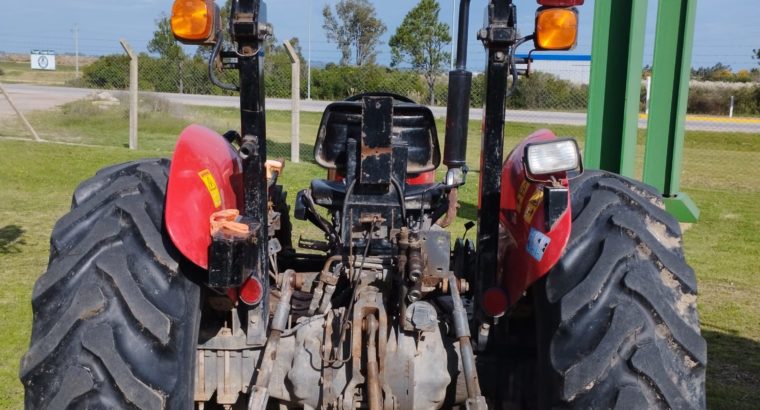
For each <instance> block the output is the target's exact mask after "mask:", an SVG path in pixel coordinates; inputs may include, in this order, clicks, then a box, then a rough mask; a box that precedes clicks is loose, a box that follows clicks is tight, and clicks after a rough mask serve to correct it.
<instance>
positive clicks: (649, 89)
mask: <svg viewBox="0 0 760 410" xmlns="http://www.w3.org/2000/svg"><path fill="white" fill-rule="evenodd" d="M651 96H652V76H651V75H648V76H647V100H646V103H645V104H646V105H645V106H644V110H645V111H644V112H645V113H646V115H649V98H650V97H651Z"/></svg>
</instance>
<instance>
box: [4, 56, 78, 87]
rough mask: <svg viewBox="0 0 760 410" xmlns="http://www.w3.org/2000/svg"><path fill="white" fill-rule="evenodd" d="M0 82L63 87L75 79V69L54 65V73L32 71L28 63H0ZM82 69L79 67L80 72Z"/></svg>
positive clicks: (68, 66)
mask: <svg viewBox="0 0 760 410" xmlns="http://www.w3.org/2000/svg"><path fill="white" fill-rule="evenodd" d="M0 69H2V71H3V73H4V74H3V75H0V81H2V82H5V83H35V84H41V85H64V84H65V83H66V81H69V80H73V79H74V78H76V73H75V67H74V66H73V65H72V66H70V65H62V64H56V69H55V71H47V70H32V68H31V65H30V63H29V62H24V63H16V62H9V61H6V62H0ZM81 69H82V67H80V70H81Z"/></svg>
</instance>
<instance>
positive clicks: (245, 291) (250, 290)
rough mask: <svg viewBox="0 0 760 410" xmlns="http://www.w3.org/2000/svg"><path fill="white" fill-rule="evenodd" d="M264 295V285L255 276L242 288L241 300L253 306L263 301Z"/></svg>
mask: <svg viewBox="0 0 760 410" xmlns="http://www.w3.org/2000/svg"><path fill="white" fill-rule="evenodd" d="M263 297H264V287H263V286H261V282H259V280H258V279H256V278H254V277H250V278H248V280H247V281H246V282H245V283H244V284H243V286H242V287H241V288H240V300H241V301H242V302H243V303H245V304H246V305H249V306H253V305H256V304H258V303H259V302H261V299H262V298H263Z"/></svg>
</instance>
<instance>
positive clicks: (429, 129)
mask: <svg viewBox="0 0 760 410" xmlns="http://www.w3.org/2000/svg"><path fill="white" fill-rule="evenodd" d="M365 96H385V97H392V98H393V130H392V136H391V140H392V144H393V145H403V146H406V147H407V168H406V173H407V174H420V173H424V172H430V171H433V170H435V169H436V168H438V166H439V165H440V163H441V151H440V147H439V145H438V133H437V131H436V125H435V118H434V117H433V113H432V111H430V109H429V108H428V107H425V106H422V105H419V104H416V103H414V101H412V100H410V99H408V98H406V97H402V96H398V95H395V94H388V93H371V94H360V95H357V96H353V97H351V98H348V99H347V100H345V101H339V102H335V103H332V104H330V105H329V106H328V107H327V109H325V112H324V114H323V116H322V122H321V123H320V125H319V133H318V135H317V141H316V143H315V144H314V158H315V160H316V161H317V164H319V165H321V166H322V167H324V168H327V169H330V170H337V171H338V172H339V173H343V174H345V169H346V161H347V159H348V152H347V142H348V140H349V139H353V140H356V141H359V140H360V139H361V138H362V137H361V132H362V130H361V127H362V121H363V117H362V116H363V109H362V98H363V97H365Z"/></svg>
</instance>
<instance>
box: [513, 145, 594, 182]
mask: <svg viewBox="0 0 760 410" xmlns="http://www.w3.org/2000/svg"><path fill="white" fill-rule="evenodd" d="M525 166H526V169H527V171H528V174H529V175H536V176H538V175H552V174H556V173H558V172H566V171H572V170H577V169H580V168H581V154H580V152H579V150H578V143H576V142H575V140H574V139H571V138H563V139H557V140H553V141H549V142H539V143H535V144H528V145H527V146H526V147H525Z"/></svg>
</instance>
